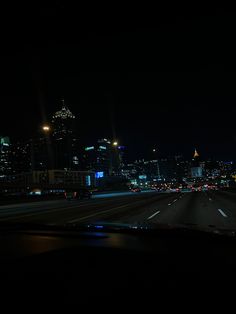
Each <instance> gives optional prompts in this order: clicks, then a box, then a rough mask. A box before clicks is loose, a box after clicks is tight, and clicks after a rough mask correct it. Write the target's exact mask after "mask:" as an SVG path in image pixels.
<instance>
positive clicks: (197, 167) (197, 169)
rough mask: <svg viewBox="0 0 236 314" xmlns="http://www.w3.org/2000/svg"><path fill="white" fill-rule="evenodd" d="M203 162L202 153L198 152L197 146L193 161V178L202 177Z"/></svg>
mask: <svg viewBox="0 0 236 314" xmlns="http://www.w3.org/2000/svg"><path fill="white" fill-rule="evenodd" d="M202 170H203V169H202V167H201V163H200V155H199V154H198V152H197V150H196V148H195V151H194V155H193V159H192V163H191V177H192V178H200V177H202V176H203V171H202Z"/></svg>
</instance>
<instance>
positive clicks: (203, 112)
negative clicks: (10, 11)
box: [0, 8, 236, 159]
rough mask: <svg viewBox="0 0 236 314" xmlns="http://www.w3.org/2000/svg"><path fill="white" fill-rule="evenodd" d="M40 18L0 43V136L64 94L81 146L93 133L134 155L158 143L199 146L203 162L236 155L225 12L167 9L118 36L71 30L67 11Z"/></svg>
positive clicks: (19, 129)
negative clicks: (29, 28)
mask: <svg viewBox="0 0 236 314" xmlns="http://www.w3.org/2000/svg"><path fill="white" fill-rule="evenodd" d="M46 12H47V10H46V9H45V12H44V13H42V12H40V14H39V16H35V23H36V24H35V25H34V24H32V28H33V29H34V28H35V37H33V38H32V37H31V36H30V35H29V34H28V32H24V31H23V29H22V28H23V26H22V27H21V25H19V29H18V31H19V32H20V34H18V33H17V31H16V30H15V29H14V32H12V33H11V34H9V36H8V37H6V38H3V39H2V41H3V42H2V43H3V47H4V49H2V51H1V54H2V55H1V56H2V58H1V60H2V61H1V70H2V71H1V73H2V77H4V80H3V83H2V92H1V102H2V104H3V107H4V114H1V116H0V134H2V135H9V136H10V137H11V138H13V137H17V136H19V138H21V137H27V136H28V135H29V134H34V133H35V132H36V129H37V128H38V129H39V128H40V125H41V124H42V123H44V122H45V121H46V120H47V117H49V116H50V115H51V114H52V113H53V112H55V111H57V110H59V109H58V105H57V102H58V100H59V99H60V98H61V97H64V98H65V101H66V103H68V105H69V106H70V108H71V110H72V112H74V114H75V115H76V116H77V117H79V122H78V125H77V128H78V132H79V134H80V135H81V139H82V138H83V139H84V141H85V142H89V141H92V140H94V138H95V136H94V134H95V133H98V134H96V138H103V137H110V138H118V140H119V141H120V142H122V143H123V144H124V145H126V146H127V147H130V150H131V152H132V151H134V152H136V154H138V155H140V158H141V157H142V156H143V155H144V154H145V152H146V151H147V150H148V148H149V147H152V146H153V145H158V147H160V150H161V151H162V152H164V154H167V153H168V152H170V153H171V154H174V153H178V152H183V153H184V154H185V155H188V154H189V152H190V151H192V149H194V148H195V147H198V148H199V150H200V151H201V152H202V154H204V155H206V156H207V157H208V156H209V157H213V156H218V158H222V159H236V153H235V152H234V150H233V149H232V147H234V145H235V144H236V135H235V130H234V117H235V114H236V111H235V104H236V96H235V85H236V81H235V74H234V72H235V58H234V56H235V50H234V47H233V46H232V38H233V37H234V31H233V30H234V25H235V19H234V18H233V16H232V15H231V14H230V13H229V12H225V11H224V10H217V8H216V9H214V10H213V11H211V12H210V13H209V12H208V13H206V14H205V15H201V14H199V15H198V16H196V15H195V14H194V13H193V12H192V13H191V15H183V16H182V17H181V18H174V17H173V15H170V14H169V13H168V14H166V15H165V14H164V15H163V16H162V17H160V16H159V17H158V21H157V20H153V24H152V25H151V26H150V27H145V26H142V27H130V26H128V25H126V26H127V27H125V28H126V31H125V32H124V30H123V29H122V27H121V26H118V27H117V28H114V27H112V25H111V28H109V29H103V28H102V26H101V25H100V24H96V27H93V26H92V24H91V28H87V26H86V27H85V25H83V23H82V27H80V28H79V32H77V31H76V30H77V27H76V25H75V24H74V23H76V22H75V21H76V19H75V20H74V19H71V18H70V15H68V16H67V15H66V14H65V16H64V17H63V21H64V23H62V21H60V18H59V20H58V16H57V14H55V15H54V14H52V11H50V12H48V13H46ZM59 16H60V14H59ZM26 21H27V19H26ZM42 21H43V22H44V23H42ZM59 21H60V22H59ZM219 21H221V22H220V23H219ZM28 25H29V24H28ZM39 25H40V27H39ZM54 25H57V27H56V29H55V28H54V27H55V26H54ZM86 25H87V23H86ZM118 25H120V24H118ZM212 25H215V27H216V32H215V33H214V34H213V33H212ZM20 30H21V31H20ZM49 30H51V31H52V33H51V32H50V31H49ZM18 35H19V36H18ZM8 52H9V53H8ZM13 108H14V110H13Z"/></svg>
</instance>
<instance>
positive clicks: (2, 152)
mask: <svg viewBox="0 0 236 314" xmlns="http://www.w3.org/2000/svg"><path fill="white" fill-rule="evenodd" d="M10 154H11V146H10V140H9V137H7V136H5V137H0V179H4V178H5V177H6V176H8V175H10V174H11V171H12V164H11V156H10Z"/></svg>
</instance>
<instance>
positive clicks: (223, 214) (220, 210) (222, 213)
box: [218, 208, 228, 217]
mask: <svg viewBox="0 0 236 314" xmlns="http://www.w3.org/2000/svg"><path fill="white" fill-rule="evenodd" d="M218 211H219V212H220V213H221V215H222V216H223V217H228V216H227V215H226V214H225V213H224V212H223V210H222V209H220V208H219V209H218Z"/></svg>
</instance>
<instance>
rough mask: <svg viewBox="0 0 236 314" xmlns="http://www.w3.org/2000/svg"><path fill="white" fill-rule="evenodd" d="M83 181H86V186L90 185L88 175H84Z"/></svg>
mask: <svg viewBox="0 0 236 314" xmlns="http://www.w3.org/2000/svg"><path fill="white" fill-rule="evenodd" d="M85 181H86V185H87V186H90V185H91V178H90V176H86V177H85Z"/></svg>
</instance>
